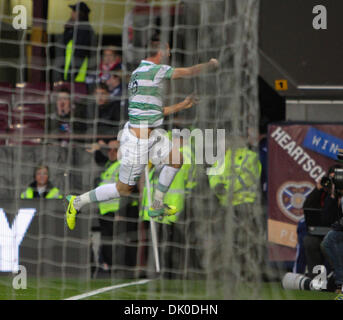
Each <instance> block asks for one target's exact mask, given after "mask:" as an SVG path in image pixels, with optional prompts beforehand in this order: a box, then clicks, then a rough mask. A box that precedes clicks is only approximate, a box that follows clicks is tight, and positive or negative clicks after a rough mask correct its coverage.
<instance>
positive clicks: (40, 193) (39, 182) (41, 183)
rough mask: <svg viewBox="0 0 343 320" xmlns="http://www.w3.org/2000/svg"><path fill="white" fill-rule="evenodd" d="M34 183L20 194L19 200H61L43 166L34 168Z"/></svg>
mask: <svg viewBox="0 0 343 320" xmlns="http://www.w3.org/2000/svg"><path fill="white" fill-rule="evenodd" d="M33 178H34V181H33V182H32V183H31V184H30V186H29V187H28V188H27V189H26V190H25V191H24V192H23V193H22V194H21V196H20V197H21V199H39V198H44V199H62V198H63V196H62V194H61V192H60V190H59V189H58V188H56V187H54V186H53V185H52V183H51V182H50V181H49V168H48V166H45V165H39V166H38V167H36V168H35V171H34V175H33Z"/></svg>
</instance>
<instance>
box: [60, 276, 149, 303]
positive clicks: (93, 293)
mask: <svg viewBox="0 0 343 320" xmlns="http://www.w3.org/2000/svg"><path fill="white" fill-rule="evenodd" d="M150 281H152V280H151V279H144V280H140V281H136V282H129V283H122V284H117V285H114V286H110V287H104V288H100V289H97V290H94V291H90V292H86V293H83V294H79V295H77V296H73V297H70V298H67V299H64V300H80V299H84V298H88V297H90V296H95V295H97V294H100V293H103V292H106V291H111V290H116V289H121V288H125V287H130V286H135V285H140V284H146V283H148V282H150Z"/></svg>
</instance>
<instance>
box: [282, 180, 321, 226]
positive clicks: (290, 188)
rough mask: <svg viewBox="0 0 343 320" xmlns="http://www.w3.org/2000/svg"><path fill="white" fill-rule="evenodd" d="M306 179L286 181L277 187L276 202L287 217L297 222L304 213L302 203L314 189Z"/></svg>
mask: <svg viewBox="0 0 343 320" xmlns="http://www.w3.org/2000/svg"><path fill="white" fill-rule="evenodd" d="M314 187H315V186H314V184H312V183H310V182H308V181H302V182H295V181H287V182H285V183H284V184H283V185H281V187H280V188H279V189H278V191H277V194H276V197H277V203H278V206H279V208H280V210H281V211H282V213H283V214H284V215H285V216H286V217H287V218H289V219H291V220H293V221H295V222H298V221H299V220H300V219H301V218H302V217H303V215H304V212H303V204H304V201H305V199H306V197H307V196H308V195H309V194H310V193H311V191H312V190H313V189H314Z"/></svg>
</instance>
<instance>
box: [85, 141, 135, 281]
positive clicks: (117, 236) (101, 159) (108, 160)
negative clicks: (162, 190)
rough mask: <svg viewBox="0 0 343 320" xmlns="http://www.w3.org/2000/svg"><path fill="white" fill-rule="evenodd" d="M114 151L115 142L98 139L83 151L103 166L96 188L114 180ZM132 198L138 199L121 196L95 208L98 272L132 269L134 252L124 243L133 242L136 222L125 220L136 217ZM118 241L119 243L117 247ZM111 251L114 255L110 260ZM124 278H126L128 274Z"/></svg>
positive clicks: (116, 171) (116, 176)
mask: <svg viewBox="0 0 343 320" xmlns="http://www.w3.org/2000/svg"><path fill="white" fill-rule="evenodd" d="M118 148H119V141H117V140H110V141H109V142H108V143H107V144H106V143H105V142H104V141H102V140H101V141H99V143H98V144H93V145H92V147H91V148H90V149H87V151H88V152H91V153H93V152H94V154H95V161H96V163H97V164H98V165H100V166H102V167H104V171H103V172H102V174H101V175H100V178H99V179H97V182H96V185H98V186H99V185H102V184H106V183H109V182H110V183H115V182H117V181H118V179H119V166H120V161H119V160H118ZM101 149H102V150H104V149H105V150H106V151H107V152H106V153H107V154H106V155H105V154H104V153H103V151H102V150H101ZM136 198H138V196H137V195H132V196H130V197H127V198H125V197H123V198H120V199H114V200H112V201H107V202H101V203H99V205H98V207H99V214H100V217H99V225H100V233H101V242H102V243H101V248H100V257H99V258H100V261H99V262H100V266H101V270H102V271H110V270H111V267H112V266H113V268H112V270H115V271H118V268H120V266H122V267H121V268H120V269H122V271H123V270H124V271H125V270H127V269H128V268H129V267H132V268H133V267H135V266H136V250H137V249H136V248H135V246H132V245H131V246H130V243H127V242H134V241H136V239H137V223H135V222H132V221H127V218H131V219H133V218H138V201H137V199H136ZM114 224H115V225H114ZM121 238H123V239H121ZM120 240H122V241H120ZM114 242H116V245H115V246H113V244H114ZM118 242H123V243H120V244H119V243H118ZM125 242H126V243H125ZM131 244H132V243H131ZM114 249H115V250H114ZM112 252H114V256H113V257H112ZM125 275H128V272H126V273H125Z"/></svg>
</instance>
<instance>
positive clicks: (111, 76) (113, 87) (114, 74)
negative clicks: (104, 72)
mask: <svg viewBox="0 0 343 320" xmlns="http://www.w3.org/2000/svg"><path fill="white" fill-rule="evenodd" d="M105 83H106V85H107V86H108V90H109V92H110V97H111V99H112V100H116V99H117V100H118V99H120V98H121V96H122V93H123V88H122V83H121V73H120V71H119V70H118V69H117V70H114V71H110V72H109V73H108V76H107V80H106V81H105Z"/></svg>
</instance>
